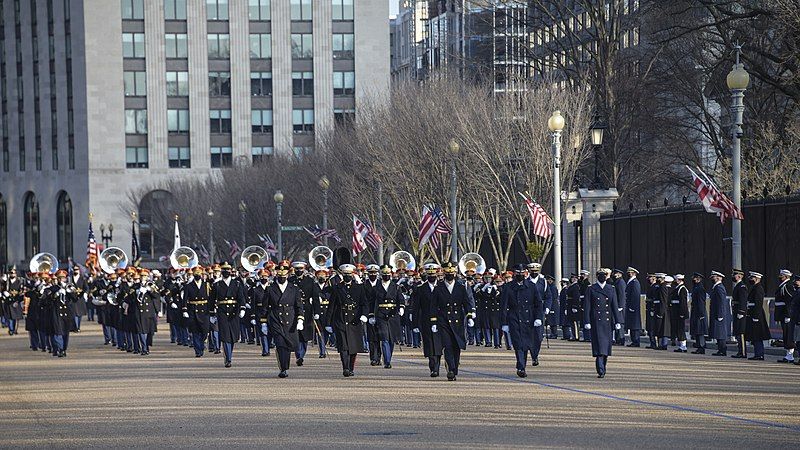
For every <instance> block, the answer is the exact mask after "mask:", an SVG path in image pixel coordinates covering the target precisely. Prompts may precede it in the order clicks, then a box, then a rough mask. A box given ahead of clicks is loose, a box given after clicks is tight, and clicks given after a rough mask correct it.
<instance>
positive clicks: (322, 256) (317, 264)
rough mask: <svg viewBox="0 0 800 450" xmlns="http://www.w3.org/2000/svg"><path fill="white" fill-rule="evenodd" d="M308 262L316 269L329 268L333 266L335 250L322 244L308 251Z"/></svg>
mask: <svg viewBox="0 0 800 450" xmlns="http://www.w3.org/2000/svg"><path fill="white" fill-rule="evenodd" d="M308 263H309V264H310V265H311V267H313V268H314V270H315V271H316V270H329V269H330V268H331V267H333V250H331V249H330V248H328V247H326V246H324V245H320V246H317V247H314V248H312V249H311V251H310V252H308Z"/></svg>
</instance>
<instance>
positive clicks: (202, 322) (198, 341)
mask: <svg viewBox="0 0 800 450" xmlns="http://www.w3.org/2000/svg"><path fill="white" fill-rule="evenodd" d="M210 297H211V286H210V285H209V284H208V282H206V281H202V280H200V279H199V278H197V279H195V280H193V281H190V282H189V283H186V285H185V286H184V287H183V302H181V305H180V306H181V310H182V311H183V314H182V315H183V317H184V319H185V323H186V327H187V328H188V329H189V332H190V333H191V334H192V346H193V347H194V354H195V356H197V357H198V358H199V357H201V356H203V352H204V351H205V345H206V336H207V335H208V332H209V331H210V329H211V322H210V318H211V308H210V307H211V305H210V304H209V298H210ZM187 315H188V316H189V317H186V316H187Z"/></svg>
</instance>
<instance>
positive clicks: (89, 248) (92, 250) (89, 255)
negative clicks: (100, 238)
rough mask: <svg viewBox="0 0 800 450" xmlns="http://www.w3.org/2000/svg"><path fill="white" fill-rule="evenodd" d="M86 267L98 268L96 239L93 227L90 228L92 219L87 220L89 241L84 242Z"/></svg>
mask: <svg viewBox="0 0 800 450" xmlns="http://www.w3.org/2000/svg"><path fill="white" fill-rule="evenodd" d="M85 265H86V267H88V268H94V269H96V268H98V267H99V264H98V260H97V240H96V239H95V237H94V229H93V228H92V221H91V220H90V221H89V242H88V243H87V244H86V264H85Z"/></svg>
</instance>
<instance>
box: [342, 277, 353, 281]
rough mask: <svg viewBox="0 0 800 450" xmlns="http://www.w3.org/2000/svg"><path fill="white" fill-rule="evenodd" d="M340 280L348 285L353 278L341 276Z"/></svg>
mask: <svg viewBox="0 0 800 450" xmlns="http://www.w3.org/2000/svg"><path fill="white" fill-rule="evenodd" d="M342 280H344V282H345V283H349V282H351V281H353V276H352V275H343V276H342Z"/></svg>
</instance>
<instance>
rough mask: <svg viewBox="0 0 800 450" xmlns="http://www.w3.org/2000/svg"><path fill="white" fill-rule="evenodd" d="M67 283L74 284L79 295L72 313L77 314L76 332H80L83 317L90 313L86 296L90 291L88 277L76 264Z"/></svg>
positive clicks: (76, 293)
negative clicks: (84, 275)
mask: <svg viewBox="0 0 800 450" xmlns="http://www.w3.org/2000/svg"><path fill="white" fill-rule="evenodd" d="M67 284H69V285H70V286H72V288H73V289H74V290H75V295H76V296H77V297H78V299H77V300H76V301H75V303H73V311H72V313H73V314H74V316H75V332H76V333H80V332H81V319H82V318H83V316H85V315H86V314H87V313H88V311H87V308H86V297H87V293H88V291H89V284H88V283H87V282H86V278H84V277H83V275H81V268H80V267H79V266H74V267H73V268H72V276H71V277H70V278H69V280H68V281H67Z"/></svg>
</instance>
